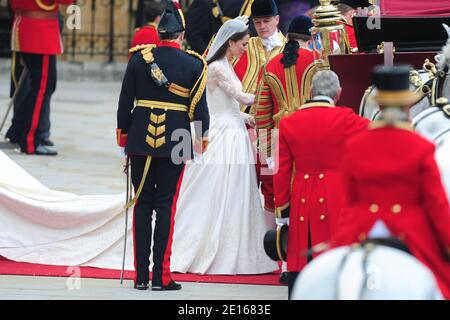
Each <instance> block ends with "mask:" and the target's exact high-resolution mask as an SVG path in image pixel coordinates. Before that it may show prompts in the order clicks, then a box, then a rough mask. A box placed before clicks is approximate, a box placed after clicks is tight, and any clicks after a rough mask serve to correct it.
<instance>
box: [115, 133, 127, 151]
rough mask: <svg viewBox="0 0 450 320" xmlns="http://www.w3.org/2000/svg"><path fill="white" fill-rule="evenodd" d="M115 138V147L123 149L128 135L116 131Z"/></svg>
mask: <svg viewBox="0 0 450 320" xmlns="http://www.w3.org/2000/svg"><path fill="white" fill-rule="evenodd" d="M116 138H117V145H118V146H119V147H122V148H125V146H126V144H127V138H128V134H126V133H122V129H116Z"/></svg>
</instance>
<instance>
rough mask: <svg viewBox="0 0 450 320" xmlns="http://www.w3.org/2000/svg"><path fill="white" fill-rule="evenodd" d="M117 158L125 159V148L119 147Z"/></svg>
mask: <svg viewBox="0 0 450 320" xmlns="http://www.w3.org/2000/svg"><path fill="white" fill-rule="evenodd" d="M119 156H121V157H127V154H126V153H125V148H123V147H119Z"/></svg>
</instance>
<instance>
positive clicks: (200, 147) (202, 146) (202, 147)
mask: <svg viewBox="0 0 450 320" xmlns="http://www.w3.org/2000/svg"><path fill="white" fill-rule="evenodd" d="M208 143H209V140H208V137H203V138H202V140H201V141H200V140H195V142H194V151H195V152H196V153H199V154H200V153H205V152H206V149H208Z"/></svg>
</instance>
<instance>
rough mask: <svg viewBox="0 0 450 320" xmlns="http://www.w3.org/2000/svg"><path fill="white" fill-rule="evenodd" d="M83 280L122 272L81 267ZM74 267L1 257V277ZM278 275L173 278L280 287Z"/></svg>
mask: <svg viewBox="0 0 450 320" xmlns="http://www.w3.org/2000/svg"><path fill="white" fill-rule="evenodd" d="M79 269H80V275H79V276H80V277H81V278H96V279H119V278H120V270H113V269H100V268H92V267H80V268H79ZM75 272H78V271H74V270H73V267H72V268H71V267H67V266H50V265H43V264H33V263H25V262H15V261H10V260H7V259H5V258H3V257H1V256H0V275H16V276H42V277H70V276H72V275H75ZM278 277H279V274H278V273H271V274H264V275H237V276H221V275H196V274H182V273H173V274H172V278H173V279H174V280H175V281H180V282H208V283H230V284H231V283H232V284H254V285H280V284H279V283H278ZM133 278H134V271H126V272H125V279H127V280H132V279H133Z"/></svg>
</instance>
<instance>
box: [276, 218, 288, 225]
mask: <svg viewBox="0 0 450 320" xmlns="http://www.w3.org/2000/svg"><path fill="white" fill-rule="evenodd" d="M275 222H276V224H277V226H279V227H281V226H282V225H284V224H287V225H289V218H275Z"/></svg>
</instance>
